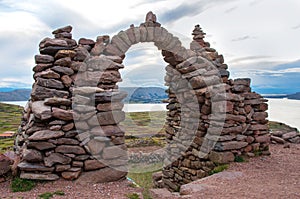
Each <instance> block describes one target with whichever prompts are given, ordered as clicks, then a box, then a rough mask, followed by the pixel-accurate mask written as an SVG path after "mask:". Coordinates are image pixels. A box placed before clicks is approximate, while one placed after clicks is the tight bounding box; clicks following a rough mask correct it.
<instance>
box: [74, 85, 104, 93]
mask: <svg viewBox="0 0 300 199" xmlns="http://www.w3.org/2000/svg"><path fill="white" fill-rule="evenodd" d="M101 92H104V90H103V89H102V88H98V87H91V86H81V87H76V88H74V89H73V94H78V95H86V94H93V93H101Z"/></svg>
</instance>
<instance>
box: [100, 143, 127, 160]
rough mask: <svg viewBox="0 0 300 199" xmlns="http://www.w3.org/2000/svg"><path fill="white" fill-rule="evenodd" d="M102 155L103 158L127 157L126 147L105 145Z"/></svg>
mask: <svg viewBox="0 0 300 199" xmlns="http://www.w3.org/2000/svg"><path fill="white" fill-rule="evenodd" d="M102 157H103V158H104V159H115V158H122V157H127V147H126V146H125V145H119V146H111V147H105V148H104V149H103V154H102Z"/></svg>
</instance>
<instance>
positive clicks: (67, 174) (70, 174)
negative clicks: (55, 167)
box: [61, 171, 81, 180]
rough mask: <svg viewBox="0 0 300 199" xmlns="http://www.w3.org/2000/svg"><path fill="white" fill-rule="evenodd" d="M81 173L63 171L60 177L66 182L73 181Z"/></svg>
mask: <svg viewBox="0 0 300 199" xmlns="http://www.w3.org/2000/svg"><path fill="white" fill-rule="evenodd" d="M80 174H81V171H73V172H72V171H64V172H62V173H61V176H62V177H63V178H64V179H66V180H75V179H77V178H78V177H79V175H80Z"/></svg>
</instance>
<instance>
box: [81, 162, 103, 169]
mask: <svg viewBox="0 0 300 199" xmlns="http://www.w3.org/2000/svg"><path fill="white" fill-rule="evenodd" d="M104 167H106V165H105V164H103V163H102V162H101V161H100V160H86V161H84V170H86V171H90V170H96V169H101V168H104Z"/></svg>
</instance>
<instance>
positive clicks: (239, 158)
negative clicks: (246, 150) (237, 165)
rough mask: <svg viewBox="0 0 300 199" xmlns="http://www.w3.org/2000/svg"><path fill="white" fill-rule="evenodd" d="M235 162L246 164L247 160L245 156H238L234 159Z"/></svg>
mask: <svg viewBox="0 0 300 199" xmlns="http://www.w3.org/2000/svg"><path fill="white" fill-rule="evenodd" d="M234 161H235V162H245V161H246V160H245V158H244V157H243V156H239V155H237V156H235V157H234Z"/></svg>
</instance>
